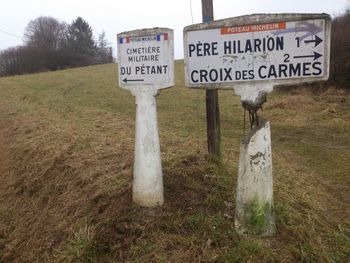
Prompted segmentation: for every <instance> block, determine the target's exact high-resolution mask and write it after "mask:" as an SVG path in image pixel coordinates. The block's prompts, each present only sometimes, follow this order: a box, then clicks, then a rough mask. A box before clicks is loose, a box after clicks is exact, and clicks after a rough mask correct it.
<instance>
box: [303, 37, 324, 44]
mask: <svg viewBox="0 0 350 263" xmlns="http://www.w3.org/2000/svg"><path fill="white" fill-rule="evenodd" d="M322 41H323V40H322V39H321V38H319V37H318V36H317V35H315V39H313V40H305V41H304V43H306V44H308V43H315V47H317V46H318V45H319V44H320V43H321V42H322Z"/></svg>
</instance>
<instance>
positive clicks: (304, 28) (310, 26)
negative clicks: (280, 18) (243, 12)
mask: <svg viewBox="0 0 350 263" xmlns="http://www.w3.org/2000/svg"><path fill="white" fill-rule="evenodd" d="M321 31H322V28H321V27H319V26H317V25H315V24H314V23H310V22H308V21H304V22H301V23H300V25H298V26H295V27H291V28H286V29H282V30H277V31H275V32H272V34H273V35H275V36H278V35H281V34H286V33H302V34H303V35H302V36H301V37H300V40H303V39H305V38H307V37H309V36H312V35H316V34H317V33H319V32H321Z"/></svg>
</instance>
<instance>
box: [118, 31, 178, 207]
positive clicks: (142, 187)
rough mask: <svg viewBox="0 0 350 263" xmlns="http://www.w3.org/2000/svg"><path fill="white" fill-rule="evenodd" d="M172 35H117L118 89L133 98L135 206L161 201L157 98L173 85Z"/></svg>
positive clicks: (160, 203)
mask: <svg viewBox="0 0 350 263" xmlns="http://www.w3.org/2000/svg"><path fill="white" fill-rule="evenodd" d="M173 36H174V34H173V30H171V29H168V28H154V29H142V30H135V31H129V32H124V33H120V34H118V36H117V38H118V73H119V86H120V87H122V88H124V89H127V90H130V91H131V93H132V94H133V95H134V96H135V97H136V132H135V158H134V179H133V201H134V203H136V204H138V205H141V206H146V207H154V206H159V205H162V204H163V202H164V193H163V192H164V190H163V189H164V187H163V174H162V165H161V158H160V145H159V134H158V123H157V106H156V98H155V97H156V96H157V95H158V94H159V92H160V90H161V89H164V88H169V87H171V86H173V85H174V37H173Z"/></svg>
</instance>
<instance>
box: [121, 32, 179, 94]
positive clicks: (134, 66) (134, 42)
mask: <svg viewBox="0 0 350 263" xmlns="http://www.w3.org/2000/svg"><path fill="white" fill-rule="evenodd" d="M117 38H118V72H119V86H121V87H123V88H126V89H128V88H130V87H135V86H142V87H145V86H152V87H155V88H159V89H160V88H167V87H171V86H173V85H174V34H173V30H172V29H168V28H154V29H142V30H134V31H129V32H124V33H120V34H118V35H117Z"/></svg>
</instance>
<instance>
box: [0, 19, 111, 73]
mask: <svg viewBox="0 0 350 263" xmlns="http://www.w3.org/2000/svg"><path fill="white" fill-rule="evenodd" d="M111 62H113V55H112V48H111V47H110V44H109V43H108V42H107V40H106V34H105V32H104V31H103V32H102V33H101V34H100V35H99V36H98V40H97V41H95V40H94V38H93V31H92V28H91V27H90V25H89V24H88V23H87V22H86V21H85V20H84V19H83V18H81V17H78V18H76V19H75V20H74V21H73V22H72V23H71V24H66V23H65V22H61V21H59V20H57V19H55V18H53V17H45V16H42V17H38V18H36V19H34V20H32V21H30V22H29V23H28V25H27V27H26V29H25V33H24V45H23V46H18V47H13V48H8V49H6V50H4V51H2V52H0V76H10V75H17V74H24V73H35V72H41V71H48V70H58V69H64V68H70V67H81V66H87V65H94V64H104V63H111Z"/></svg>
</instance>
